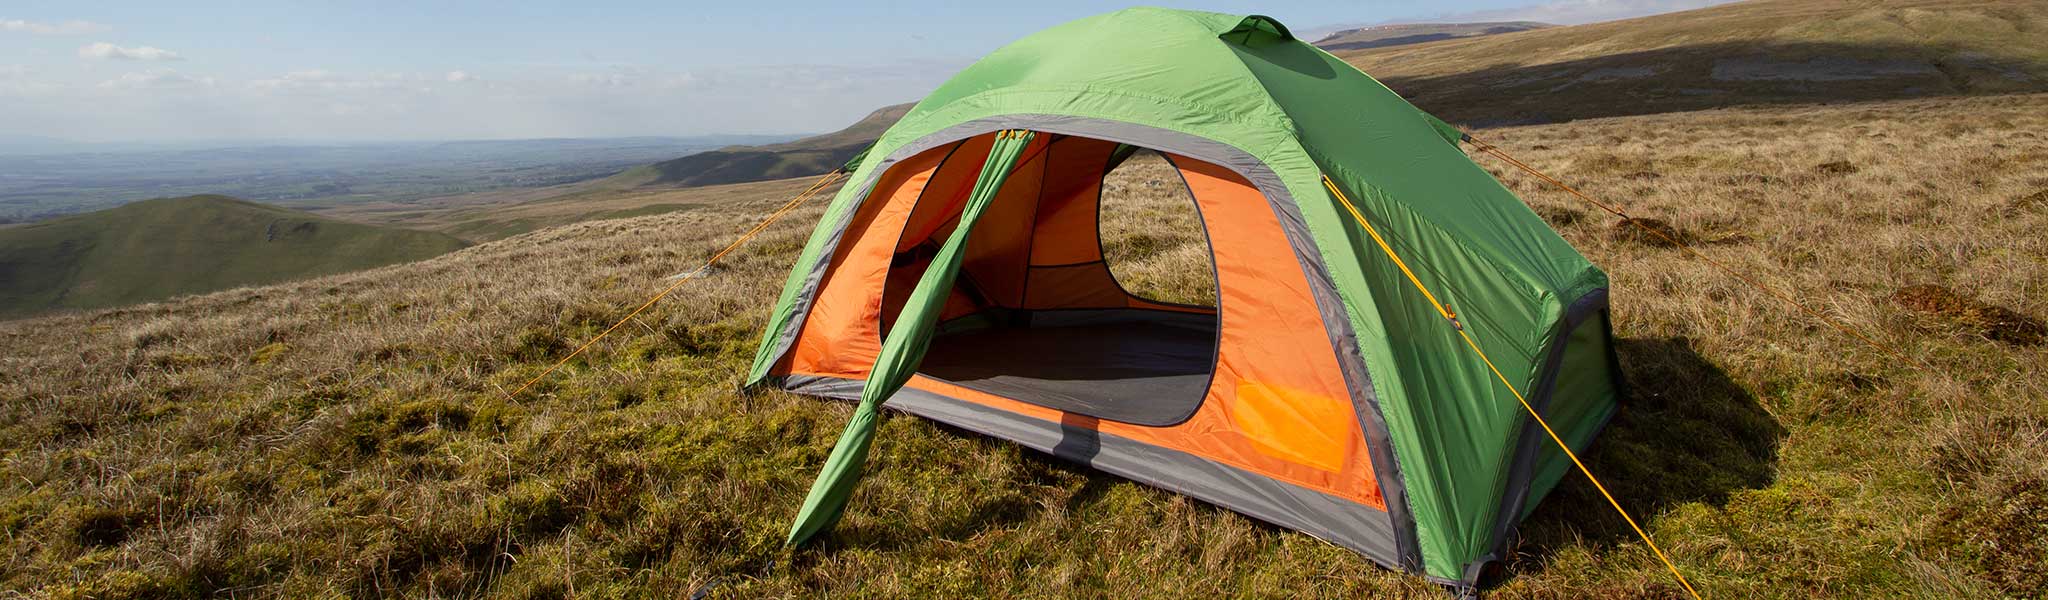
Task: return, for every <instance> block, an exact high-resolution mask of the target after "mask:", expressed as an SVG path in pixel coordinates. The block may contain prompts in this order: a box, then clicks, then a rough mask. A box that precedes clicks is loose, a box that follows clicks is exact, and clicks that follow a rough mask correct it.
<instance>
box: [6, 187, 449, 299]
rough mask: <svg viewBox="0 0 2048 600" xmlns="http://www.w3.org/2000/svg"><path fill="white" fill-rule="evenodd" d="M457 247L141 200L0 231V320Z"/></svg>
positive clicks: (193, 201) (220, 207)
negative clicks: (2, 283)
mask: <svg viewBox="0 0 2048 600" xmlns="http://www.w3.org/2000/svg"><path fill="white" fill-rule="evenodd" d="M463 246H464V244H463V242H462V241H461V240H458V239H455V238H453V237H449V236H447V235H442V234H438V233H431V232H423V231H410V230H404V229H392V228H385V227H377V226H372V225H364V224H360V223H350V222H346V221H338V220H334V219H329V218H325V217H320V216H317V215H313V214H309V213H304V212H299V211H295V210H289V209H285V208H279V207H276V206H270V205H266V204H257V203H254V202H248V201H244V200H237V199H234V198H229V197H226V196H187V197H183V198H160V199H156V200H145V201H142V202H135V203H131V204H128V205H126V206H122V207H119V208H113V209H108V210H103V211H99V212H93V213H87V214H82V215H74V216H70V217H63V218H58V219H53V220H50V221H45V222H41V223H35V224H29V225H21V226H16V227H9V228H5V229H0V281H5V282H6V285H5V286H0V317H18V316H22V315H27V314H31V313H35V312H40V311H46V310H52V309H64V308H97V307H105V306H117V305H123V304H134V303H138V302H148V301H153V300H162V299H165V298H169V297H172V296H177V295H182V294H195V293H203V292H210V291H215V290H222V289H227V288H232V287H236V286H243V285H255V284H263V283H271V282H277V281H283V280H287V279H297V278H303V277H312V276H317V275H328V274H333V273H339V272H343V271H352V270H356V269H363V268H369V267H376V266H383V265H388V264H393V263H400V262H407V261H413V260H419V259H422V258H427V257H430V256H436V255H440V254H444V253H447V252H450V251H453V250H455V249H458V248H461V247H463Z"/></svg>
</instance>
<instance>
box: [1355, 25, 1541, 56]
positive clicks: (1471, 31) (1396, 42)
mask: <svg viewBox="0 0 2048 600" xmlns="http://www.w3.org/2000/svg"><path fill="white" fill-rule="evenodd" d="M1545 27H1555V25H1551V24H1548V23H1537V22H1535V21H1509V22H1504V23H1408V24H1401V25H1374V26H1371V27H1360V28H1357V29H1346V30H1343V31H1339V32H1336V33H1332V34H1330V35H1328V36H1326V37H1324V38H1323V39H1320V40H1316V41H1315V44H1316V45H1317V46H1321V47H1322V49H1324V50H1328V51H1331V52H1344V51H1352V50H1366V49H1370V48H1386V47H1390V46H1405V45H1408V44H1420V43H1423V42H1434V41H1439V40H1452V39H1458V38H1466V37H1475V36H1482V35H1499V34H1503V33H1514V32H1517V31H1528V30H1531V29H1542V28H1545Z"/></svg>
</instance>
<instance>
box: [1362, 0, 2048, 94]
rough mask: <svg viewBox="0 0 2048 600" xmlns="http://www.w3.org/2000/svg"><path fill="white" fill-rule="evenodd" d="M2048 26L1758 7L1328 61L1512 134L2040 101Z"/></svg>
mask: <svg viewBox="0 0 2048 600" xmlns="http://www.w3.org/2000/svg"><path fill="white" fill-rule="evenodd" d="M2044 28H2048V5H2043V4H2042V3H2040V2H2034V1H2029V0H1881V1H1864V0H1761V1H1752V2H1738V3H1729V4H1722V5H1718V6H1713V7H1709V8H1704V9H1699V10H1690V11H1684V12H1677V13H1668V14H1662V15H1654V16H1649V17H1642V18H1637V19H1628V20H1622V21H1612V22H1606V23H1594V24H1589V25H1580V26H1574V27H1553V28H1544V29H1537V30H1533V31H1520V32H1514V33H1504V34H1499V35H1486V36H1477V37H1467V38H1460V39H1454V40H1446V41H1440V42H1430V43H1424V44H1411V45H1403V46H1396V47H1389V48H1371V49H1362V50H1338V51H1337V53H1338V54H1339V55H1340V56H1342V57H1343V58H1344V59H1345V60H1347V61H1349V62H1351V63H1352V64H1354V65H1357V66H1358V67H1359V68H1361V69H1363V70H1364V71H1365V72H1367V73H1371V74H1372V75H1373V76H1374V77H1376V78H1379V79H1380V80H1381V81H1383V82H1385V83H1386V84H1387V86H1388V87H1390V88H1392V89H1394V90H1395V91H1398V92H1401V93H1402V94H1404V95H1407V96H1408V98H1409V99H1410V100H1411V101H1413V102H1415V103H1416V105H1418V106H1421V107H1422V108H1423V109H1425V110H1428V111H1430V112H1431V113H1433V114H1435V115H1437V116H1439V117H1443V118H1445V119H1451V120H1454V121H1469V122H1477V123H1485V124H1519V123H1544V122H1558V121H1564V120H1570V119H1583V118H1595V117H1609V116H1622V115H1635V114H1652V113H1662V112H1671V111H1680V110H1700V109H1707V108H1716V107H1724V106H1730V105H1735V104H1813V103H1826V102H1843V101H1856V100H1879V99H1898V98H1918V97H1934V96H1950V95H1975V94H1999V93H2013V92H2042V91H2048V45H2044V44H2042V43H2040V41H2039V38H2040V31H2042V30H2043V29H2044Z"/></svg>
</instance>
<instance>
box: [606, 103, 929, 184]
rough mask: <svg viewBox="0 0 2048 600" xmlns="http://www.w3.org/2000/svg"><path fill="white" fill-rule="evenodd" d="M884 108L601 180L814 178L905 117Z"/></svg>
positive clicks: (901, 108)
mask: <svg viewBox="0 0 2048 600" xmlns="http://www.w3.org/2000/svg"><path fill="white" fill-rule="evenodd" d="M910 107H911V105H910V104H898V105H895V106H885V107H882V108H881V109H879V110H876V111H875V112H873V113H869V114H868V116H867V117H865V118H862V119H861V120H860V121H858V122H855V123H854V124H853V125H851V126H848V127H847V128H845V129H841V130H839V131H835V132H832V133H828V134H824V135H820V136H813V137H807V138H803V139H800V140H796V141H792V142H784V143H781V144H770V145H766V146H731V147H727V148H721V149H718V150H713V151H710V152H700V153H697V154H691V155H689V156H684V157H682V158H678V159H675V160H668V161H662V162H658V163H654V164H651V165H646V166H641V167H636V168H633V169H629V170H627V171H626V172H623V173H620V174H618V175H615V176H612V177H611V178H608V179H606V180H605V181H604V183H605V184H607V185H609V186H613V187H640V186H651V185H661V186H673V187H691V186H700V185H716V184H721V183H742V182H748V181H767V180H770V179H787V178H790V177H802V176H805V175H818V174H821V173H824V172H826V171H830V170H832V169H833V168H834V167H838V166H839V165H841V164H844V163H845V162H846V161H847V160H848V159H851V158H853V155H854V154H857V153H859V152H860V151H861V149H863V148H866V147H867V146H868V144H869V143H872V142H874V141H875V139H876V138H879V137H882V132H884V131H887V130H888V129H889V126H891V125H895V124H896V121H897V120H898V119H902V118H903V115H904V113H908V112H910Z"/></svg>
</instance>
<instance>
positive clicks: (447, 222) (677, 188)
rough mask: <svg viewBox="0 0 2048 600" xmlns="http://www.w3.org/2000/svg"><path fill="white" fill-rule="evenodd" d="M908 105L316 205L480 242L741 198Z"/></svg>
mask: <svg viewBox="0 0 2048 600" xmlns="http://www.w3.org/2000/svg"><path fill="white" fill-rule="evenodd" d="M910 106H911V105H909V104H898V105H895V106H886V107H883V108H881V109H879V110H876V111H875V112H873V113H870V114H869V115H868V116H867V117H865V118H862V119H861V120H860V121H858V122H856V123H854V124H853V125H850V126H848V127H846V128H845V129H841V130H839V131H835V132H832V133H829V134H825V135H818V136H812V137H808V138H803V139H799V140H795V141H791V142H787V143H781V144H772V145H765V146H730V147H726V148H724V149H720V150H714V151H710V152H703V153H699V154H692V155H688V156H684V157H682V158H678V159H674V160H668V161H663V162H659V163H654V164H650V165H642V166H639V167H634V168H632V169H628V170H626V171H624V172H621V173H619V174H617V175H613V176H611V177H605V178H601V179H592V180H586V181H580V182H575V183H569V184H563V185H555V186H548V187H536V188H524V189H510V190H492V191H485V192H477V193H469V194H459V195H452V196H437V197H431V198H421V199H403V200H393V201H380V202H355V203H348V204H337V205H332V206H324V207H321V208H320V209H319V210H320V212H321V214H324V215H328V216H333V217H337V218H342V219H347V220H351V221H360V222H365V223H375V224H379V225H387V226H393V227H403V228H408V229H425V230H432V231H440V232H443V233H447V234H450V235H453V236H456V237H458V238H461V239H464V240H468V241H472V242H482V241H489V240H497V239H503V238H506V237H510V236H513V235H518V234H522V233H526V232H530V231H534V230H537V229H541V228H544V227H551V226H556V225H564V224H568V223H575V222H578V221H587V220H591V219H610V218H619V217H626V216H634V215H647V214H656V213H661V212H670V211H680V210H693V209H696V208H700V207H703V206H707V205H714V204H722V203H730V202H735V201H746V200H750V199H753V198H756V197H758V196H759V195H760V194H762V193H767V194H770V195H774V194H781V195H784V196H785V197H786V196H787V195H788V194H789V193H794V192H796V191H797V190H800V189H802V186H804V185H808V184H809V183H810V179H809V178H812V177H815V176H817V175H821V174H824V173H826V172H828V171H831V170H832V169H834V168H837V167H838V166H840V165H842V164H845V163H846V161H847V160H848V159H850V158H852V157H853V155H854V154H855V153H858V152H860V151H861V150H862V149H864V148H866V147H867V146H868V144H870V143H872V142H874V141H875V138H878V137H881V135H882V132H884V131H887V130H888V129H889V126H890V125H894V124H895V123H896V120H897V119H901V118H903V115H904V113H906V112H908V111H909V110H910ZM797 179H801V180H803V181H801V182H798V181H795V180H797ZM792 186H794V187H792Z"/></svg>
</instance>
